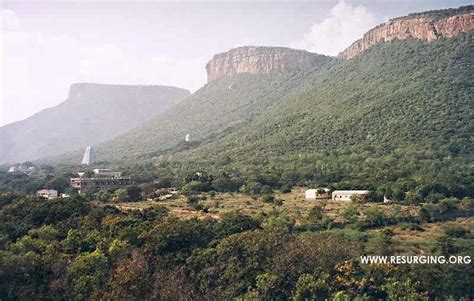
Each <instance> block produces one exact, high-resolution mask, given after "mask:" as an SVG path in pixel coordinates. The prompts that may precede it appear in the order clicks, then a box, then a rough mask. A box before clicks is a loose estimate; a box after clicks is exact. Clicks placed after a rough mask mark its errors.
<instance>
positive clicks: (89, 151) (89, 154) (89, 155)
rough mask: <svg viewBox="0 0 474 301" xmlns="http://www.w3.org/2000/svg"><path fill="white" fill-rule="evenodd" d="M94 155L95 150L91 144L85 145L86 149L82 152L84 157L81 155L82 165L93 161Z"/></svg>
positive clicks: (94, 159)
mask: <svg viewBox="0 0 474 301" xmlns="http://www.w3.org/2000/svg"><path fill="white" fill-rule="evenodd" d="M95 161H96V157H95V152H94V149H93V148H92V146H88V147H86V151H85V152H84V157H82V163H81V164H82V165H91V164H92V163H95Z"/></svg>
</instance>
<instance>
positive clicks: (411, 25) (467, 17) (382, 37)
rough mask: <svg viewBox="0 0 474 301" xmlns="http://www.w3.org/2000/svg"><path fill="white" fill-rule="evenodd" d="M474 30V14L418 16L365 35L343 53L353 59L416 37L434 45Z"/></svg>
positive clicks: (387, 24)
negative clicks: (388, 43) (384, 44)
mask: <svg viewBox="0 0 474 301" xmlns="http://www.w3.org/2000/svg"><path fill="white" fill-rule="evenodd" d="M473 29H474V12H473V11H469V12H464V13H462V14H457V15H454V16H449V17H445V18H439V17H436V16H433V15H429V14H427V15H425V16H423V15H416V16H415V17H410V16H408V17H404V18H397V19H393V20H390V21H388V22H386V23H383V24H381V25H379V26H377V27H375V28H374V29H372V30H370V31H368V32H367V33H365V34H364V36H363V37H362V39H359V40H357V41H355V42H354V43H353V44H352V45H351V46H349V47H348V48H347V49H346V50H344V51H343V52H341V53H340V54H339V57H341V58H343V59H352V58H353V57H355V56H357V55H358V54H360V53H361V52H363V51H365V50H367V49H368V48H370V47H372V46H373V45H375V44H377V43H379V42H381V41H392V40H394V39H399V40H404V39H407V38H414V39H420V40H425V41H428V42H432V41H434V40H436V39H438V38H440V37H447V38H450V37H453V36H455V35H457V34H459V33H461V32H468V31H471V30H473Z"/></svg>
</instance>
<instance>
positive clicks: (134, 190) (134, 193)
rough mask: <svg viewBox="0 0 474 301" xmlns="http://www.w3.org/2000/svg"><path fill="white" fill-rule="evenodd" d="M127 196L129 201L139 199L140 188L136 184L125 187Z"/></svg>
mask: <svg viewBox="0 0 474 301" xmlns="http://www.w3.org/2000/svg"><path fill="white" fill-rule="evenodd" d="M126 191H127V196H128V198H129V200H130V201H133V202H136V201H139V200H140V199H141V194H142V189H141V188H140V187H138V186H136V185H130V186H127V188H126Z"/></svg>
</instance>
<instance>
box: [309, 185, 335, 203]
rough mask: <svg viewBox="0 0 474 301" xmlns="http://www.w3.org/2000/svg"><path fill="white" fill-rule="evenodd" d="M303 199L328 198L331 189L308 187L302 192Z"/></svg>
mask: <svg viewBox="0 0 474 301" xmlns="http://www.w3.org/2000/svg"><path fill="white" fill-rule="evenodd" d="M304 196H305V199H307V200H316V199H318V200H319V199H330V198H331V189H329V188H316V189H308V190H306V191H305V192H304Z"/></svg>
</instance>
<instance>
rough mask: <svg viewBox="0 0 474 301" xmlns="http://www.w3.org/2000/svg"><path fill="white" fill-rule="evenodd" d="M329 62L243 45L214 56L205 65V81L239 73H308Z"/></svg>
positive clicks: (303, 54) (300, 53)
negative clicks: (309, 70)
mask: <svg viewBox="0 0 474 301" xmlns="http://www.w3.org/2000/svg"><path fill="white" fill-rule="evenodd" d="M329 60H332V58H330V57H326V56H322V55H318V54H315V53H311V52H307V51H304V50H296V49H291V48H284V47H255V46H245V47H238V48H234V49H231V50H229V51H227V52H224V53H220V54H216V55H215V56H214V57H213V58H212V60H210V61H209V63H207V65H206V70H207V79H208V82H212V81H214V80H216V79H218V78H220V77H223V76H232V75H236V74H240V73H249V74H268V73H284V72H292V71H301V70H308V69H311V68H313V67H315V66H318V64H324V63H326V62H328V61H329Z"/></svg>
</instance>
